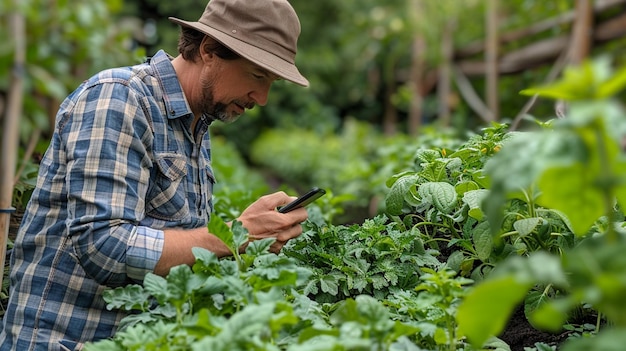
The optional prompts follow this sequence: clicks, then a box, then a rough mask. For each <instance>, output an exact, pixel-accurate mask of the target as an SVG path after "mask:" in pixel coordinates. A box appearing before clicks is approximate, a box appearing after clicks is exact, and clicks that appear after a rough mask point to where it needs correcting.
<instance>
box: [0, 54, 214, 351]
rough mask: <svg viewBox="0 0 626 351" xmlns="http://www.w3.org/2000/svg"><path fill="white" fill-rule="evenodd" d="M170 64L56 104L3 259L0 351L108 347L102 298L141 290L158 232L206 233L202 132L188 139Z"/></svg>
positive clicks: (104, 81) (103, 80)
mask: <svg viewBox="0 0 626 351" xmlns="http://www.w3.org/2000/svg"><path fill="white" fill-rule="evenodd" d="M170 60H171V57H170V56H169V55H167V54H166V53H165V52H163V51H160V52H158V53H157V54H156V55H155V56H154V57H153V58H152V59H151V60H149V62H146V63H144V64H141V65H137V66H133V67H125V68H117V69H111V70H106V71H103V72H101V73H100V74H98V75H96V76H94V77H92V78H91V79H89V80H87V81H85V82H84V83H83V84H82V85H81V86H80V87H79V88H78V89H77V90H76V91H74V92H73V93H72V94H71V95H69V96H68V98H67V99H66V100H65V101H64V102H63V103H62V105H61V107H60V110H59V112H58V114H57V117H56V122H55V128H54V134H53V136H52V140H51V143H50V147H49V149H48V151H47V152H46V154H45V156H44V158H43V160H42V162H41V165H40V171H39V177H38V181H37V187H36V189H35V191H34V193H33V195H32V198H31V200H30V202H29V204H28V207H27V209H26V213H25V214H24V218H23V221H22V225H21V227H20V230H19V233H18V236H17V239H16V241H15V247H14V248H13V253H12V256H11V275H10V281H11V288H10V295H9V296H10V299H9V306H8V309H7V311H6V313H5V315H4V318H3V329H2V332H1V333H0V345H1V346H0V350H19V351H25V350H67V349H69V350H74V349H80V348H81V345H82V343H84V342H86V341H94V340H99V339H103V338H107V337H110V336H111V335H112V334H113V333H114V332H115V329H116V325H117V324H118V322H119V321H120V319H121V318H122V317H123V316H124V313H123V312H120V311H108V310H107V309H106V303H105V302H104V300H103V299H102V292H103V290H105V289H107V288H111V287H117V286H123V285H126V284H129V283H137V282H142V281H143V277H144V275H145V274H146V273H148V272H151V271H152V270H153V269H154V267H155V265H156V263H157V261H158V260H159V257H160V255H161V251H162V248H163V231H162V229H164V228H170V227H178V228H197V227H201V226H206V225H207V222H208V218H209V214H210V212H211V207H212V205H211V194H212V189H213V182H214V181H213V179H214V178H213V172H212V170H211V162H210V161H211V157H210V144H209V133H208V132H207V130H208V126H209V123H210V122H209V121H208V119H207V118H202V119H201V120H200V121H199V122H198V125H197V127H196V130H194V131H191V125H192V120H193V118H194V116H193V114H192V113H191V110H190V109H189V105H188V104H187V100H186V99H185V96H184V94H183V91H182V89H181V86H180V84H179V82H178V79H177V76H176V73H175V71H174V68H173V66H172V64H171V63H170ZM205 117H206V116H205Z"/></svg>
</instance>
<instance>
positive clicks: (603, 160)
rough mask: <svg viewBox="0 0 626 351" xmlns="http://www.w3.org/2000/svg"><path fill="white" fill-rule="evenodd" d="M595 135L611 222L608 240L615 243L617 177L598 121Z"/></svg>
mask: <svg viewBox="0 0 626 351" xmlns="http://www.w3.org/2000/svg"><path fill="white" fill-rule="evenodd" d="M593 129H594V133H595V135H596V140H597V142H598V156H599V158H600V169H602V174H603V175H604V176H603V177H602V178H603V179H602V182H601V184H602V189H601V190H602V193H603V195H604V199H603V201H604V211H605V215H606V218H607V219H608V221H609V229H608V231H607V238H608V242H609V243H614V242H616V241H617V239H618V234H617V231H616V230H615V226H614V223H615V218H614V217H615V215H614V211H613V202H614V199H615V194H614V192H613V190H614V184H613V180H614V179H615V175H614V174H613V170H612V169H611V163H610V161H609V156H608V150H607V145H606V140H605V139H604V133H603V129H602V125H601V123H600V122H599V120H598V119H597V120H596V121H595V122H594V123H593Z"/></svg>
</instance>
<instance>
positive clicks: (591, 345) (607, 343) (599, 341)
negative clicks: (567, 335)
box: [561, 326, 626, 351]
mask: <svg viewBox="0 0 626 351" xmlns="http://www.w3.org/2000/svg"><path fill="white" fill-rule="evenodd" d="M624 345H626V328H624V327H623V326H622V327H617V328H612V329H606V330H604V331H602V332H601V333H599V334H598V335H596V336H594V337H593V338H572V339H568V340H567V341H566V342H565V343H564V344H563V347H562V348H561V349H562V350H563V351H589V350H602V351H622V350H624Z"/></svg>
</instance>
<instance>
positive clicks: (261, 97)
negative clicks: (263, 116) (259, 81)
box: [249, 83, 272, 106]
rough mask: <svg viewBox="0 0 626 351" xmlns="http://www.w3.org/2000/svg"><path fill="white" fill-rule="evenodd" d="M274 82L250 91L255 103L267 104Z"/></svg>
mask: <svg viewBox="0 0 626 351" xmlns="http://www.w3.org/2000/svg"><path fill="white" fill-rule="evenodd" d="M271 87H272V84H271V83H270V84H266V85H263V86H262V87H259V88H258V89H255V90H253V91H251V92H250V94H249V96H250V98H251V99H252V101H254V103H255V104H257V105H260V106H265V105H266V104H267V99H268V96H269V94H270V88H271Z"/></svg>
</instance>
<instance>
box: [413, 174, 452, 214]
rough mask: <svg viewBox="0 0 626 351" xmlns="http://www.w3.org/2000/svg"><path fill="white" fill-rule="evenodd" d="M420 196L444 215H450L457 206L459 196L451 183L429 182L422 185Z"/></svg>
mask: <svg viewBox="0 0 626 351" xmlns="http://www.w3.org/2000/svg"><path fill="white" fill-rule="evenodd" d="M419 194H420V196H421V197H422V198H423V199H425V200H427V201H429V202H430V203H432V204H433V205H434V206H435V208H437V210H439V211H440V212H442V213H446V214H447V213H450V212H451V211H452V210H453V209H454V208H455V207H456V205H457V194H456V191H455V190H454V187H453V186H452V184H450V183H446V182H428V183H424V184H421V185H420V186H419Z"/></svg>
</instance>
